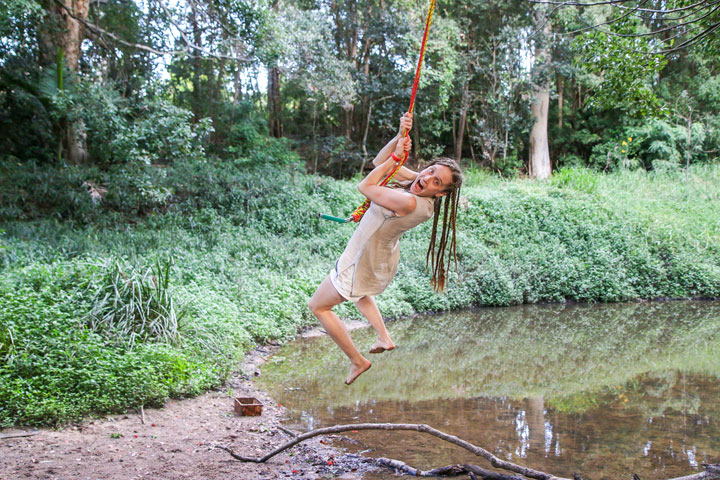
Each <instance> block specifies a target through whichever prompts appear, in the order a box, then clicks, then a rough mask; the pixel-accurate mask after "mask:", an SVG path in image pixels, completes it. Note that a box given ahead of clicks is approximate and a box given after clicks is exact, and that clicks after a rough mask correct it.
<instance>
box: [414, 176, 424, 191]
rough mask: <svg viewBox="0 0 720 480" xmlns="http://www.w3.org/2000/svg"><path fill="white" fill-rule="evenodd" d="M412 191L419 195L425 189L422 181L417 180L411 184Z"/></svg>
mask: <svg viewBox="0 0 720 480" xmlns="http://www.w3.org/2000/svg"><path fill="white" fill-rule="evenodd" d="M412 187H413V190H415V193H420V192H422V191H423V190H424V189H425V185H424V184H423V183H422V181H421V180H420V179H419V178H418V179H417V180H415V183H413V184H412Z"/></svg>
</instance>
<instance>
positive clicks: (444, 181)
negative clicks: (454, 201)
mask: <svg viewBox="0 0 720 480" xmlns="http://www.w3.org/2000/svg"><path fill="white" fill-rule="evenodd" d="M450 185H452V171H450V169H449V168H448V167H446V166H445V165H430V166H429V167H427V168H426V169H425V170H423V171H421V172H420V173H418V176H417V177H416V178H415V181H413V183H411V184H410V193H412V194H414V195H417V196H418V197H442V196H443V195H445V194H446V193H447V192H446V190H447V189H448V187H450Z"/></svg>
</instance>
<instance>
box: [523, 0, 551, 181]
mask: <svg viewBox="0 0 720 480" xmlns="http://www.w3.org/2000/svg"><path fill="white" fill-rule="evenodd" d="M535 24H536V29H537V30H540V29H542V34H540V35H538V38H537V39H536V40H535V42H536V43H535V76H536V80H535V82H534V83H533V104H532V107H531V114H532V118H533V127H532V131H531V132H530V160H529V164H528V171H529V174H530V176H531V177H534V178H539V179H544V178H548V177H549V176H550V147H549V144H548V110H549V107H550V83H549V80H548V72H547V71H546V70H547V69H548V68H549V63H550V55H549V49H548V46H547V42H548V41H549V40H550V22H549V19H548V18H547V12H546V7H545V6H539V7H538V8H537V10H536V11H535Z"/></svg>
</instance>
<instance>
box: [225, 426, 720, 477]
mask: <svg viewBox="0 0 720 480" xmlns="http://www.w3.org/2000/svg"><path fill="white" fill-rule="evenodd" d="M280 428H282V429H283V430H286V429H285V428H284V427H280ZM352 430H358V431H359V430H411V431H416V432H421V433H427V434H428V435H432V436H434V437H437V438H439V439H441V440H444V441H446V442H449V443H452V444H453V445H457V446H459V447H461V448H464V449H465V450H468V451H469V452H472V453H473V454H475V455H477V456H480V457H483V458H484V459H486V460H487V461H489V462H490V464H491V465H492V466H493V467H495V468H500V469H503V470H507V471H510V472H513V473H518V474H520V475H523V476H525V477H528V478H534V479H536V480H570V479H568V478H564V477H558V476H555V475H552V474H549V473H545V472H541V471H539V470H534V469H532V468H528V467H523V466H521V465H516V464H514V463H512V462H507V461H505V460H502V459H500V458H498V457H496V456H495V455H493V454H492V453H490V452H489V451H488V450H485V449H484V448H482V447H478V446H476V445H473V444H472V443H470V442H468V441H466V440H463V439H461V438H458V437H456V436H454V435H450V434H448V433H445V432H442V431H440V430H437V429H434V428H432V427H430V426H428V425H424V424H415V423H357V424H350V425H335V426H334V427H326V428H318V429H316V430H311V431H309V432H306V433H303V434H302V435H297V436H295V438H293V439H292V440H291V441H289V442H287V443H284V444H282V445H280V446H279V447H277V448H276V449H275V450H273V451H271V452H270V453H268V454H266V455H264V456H262V457H244V456H242V455H238V454H236V453H235V452H233V451H232V450H231V449H230V448H228V447H225V446H222V445H216V446H215V448H219V449H221V450H225V451H226V452H228V453H229V454H230V455H231V456H232V457H233V458H234V459H236V460H240V461H241V462H252V463H264V462H266V461H267V460H269V459H271V458H272V457H274V456H275V455H277V454H279V453H281V452H283V451H285V450H287V449H288V448H291V447H293V446H295V445H297V444H298V443H301V442H304V441H305V440H308V439H310V438H313V437H317V436H319V435H327V434H330V433H340V432H347V431H352ZM286 431H287V433H291V434H294V432H292V431H288V430H286ZM366 461H367V462H368V463H374V464H376V465H378V466H381V467H385V468H390V469H393V470H395V471H396V472H398V473H404V474H406V475H413V476H416V477H439V476H458V475H463V474H467V475H468V476H469V477H470V478H482V479H483V480H524V479H523V478H522V477H519V476H516V475H506V474H503V473H498V472H493V471H490V470H486V469H484V468H482V467H479V466H477V465H473V464H457V465H448V466H445V467H440V468H435V469H432V470H427V471H425V470H420V469H418V468H415V467H412V466H410V465H408V464H406V463H405V462H402V461H400V460H393V459H390V458H367V459H366ZM702 466H703V467H704V468H705V470H704V471H702V472H698V473H695V474H692V475H687V476H684V477H676V478H671V479H668V480H720V464H706V463H703V464H702ZM633 478H637V475H635V476H634V477H633ZM573 480H582V477H580V475H579V474H577V473H576V474H574V475H573Z"/></svg>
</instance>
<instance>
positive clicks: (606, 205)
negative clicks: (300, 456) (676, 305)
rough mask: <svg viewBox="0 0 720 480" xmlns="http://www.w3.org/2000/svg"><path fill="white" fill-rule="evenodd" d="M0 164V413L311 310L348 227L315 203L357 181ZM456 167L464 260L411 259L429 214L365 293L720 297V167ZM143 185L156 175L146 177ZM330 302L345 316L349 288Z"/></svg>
mask: <svg viewBox="0 0 720 480" xmlns="http://www.w3.org/2000/svg"><path fill="white" fill-rule="evenodd" d="M13 168H14V169H15V170H13V171H14V172H15V173H13V175H15V177H13V178H14V179H15V180H11V184H12V185H14V186H16V187H17V185H21V186H22V190H23V194H22V195H23V196H22V199H21V200H18V199H17V198H16V197H13V196H12V195H11V194H10V193H8V192H5V194H4V195H5V196H4V197H2V199H0V200H2V201H0V218H2V219H4V221H2V223H0V230H4V232H2V233H0V242H2V243H1V245H0V278H2V280H0V303H2V305H3V308H2V311H1V312H0V357H2V358H3V359H4V361H3V362H2V363H0V425H12V424H57V423H62V422H65V421H68V420H73V419H78V418H81V417H83V416H85V415H88V414H91V413H107V412H119V411H123V410H126V409H128V408H134V407H139V406H140V405H145V404H153V403H160V402H162V401H163V400H164V399H165V398H167V397H168V396H182V395H192V394H196V393H198V392H200V391H202V390H204V389H207V388H210V387H212V386H215V385H219V384H221V383H222V382H223V380H224V379H225V378H226V377H227V375H228V374H229V373H230V372H231V371H232V370H233V369H235V368H237V365H238V362H239V361H240V360H241V358H242V356H243V354H244V353H245V352H246V351H247V350H248V348H250V347H251V346H253V345H255V344H257V343H259V342H265V341H269V340H276V341H286V340H288V339H291V338H293V336H294V335H295V333H296V332H297V331H298V329H300V328H302V327H304V326H307V325H310V324H313V323H314V319H313V318H312V316H311V314H310V312H309V311H308V309H307V308H306V305H307V301H308V299H309V297H310V295H311V294H312V292H313V291H314V289H315V288H316V286H317V285H318V284H319V283H320V281H321V280H322V279H323V278H324V277H325V276H326V275H327V272H328V271H329V270H330V268H331V267H332V265H333V263H334V261H335V259H336V258H337V257H338V255H339V254H340V253H341V252H342V250H343V248H344V247H345V244H346V242H347V240H348V238H349V237H350V235H351V234H352V231H353V228H354V225H338V224H335V223H331V222H325V221H322V220H320V219H318V218H317V213H319V212H323V213H332V214H345V213H348V212H350V211H352V209H353V208H354V207H355V206H356V204H357V203H358V202H359V201H360V200H361V199H360V197H359V194H358V193H357V191H356V189H355V186H354V184H353V183H352V182H346V181H336V180H332V179H328V178H321V177H313V176H309V175H306V174H304V173H303V172H302V171H301V170H300V169H299V168H297V167H296V166H295V164H293V163H292V162H290V163H286V164H283V166H282V167H281V168H276V167H275V166H273V165H262V164H260V165H256V164H253V162H250V161H247V160H246V159H240V160H238V161H237V162H230V163H213V162H204V163H203V162H200V163H197V162H196V163H191V162H189V163H179V164H178V165H174V166H171V167H170V168H168V169H166V170H163V172H161V173H162V174H160V173H158V172H154V171H152V170H148V171H145V172H143V173H142V178H143V182H142V185H143V187H142V188H143V190H137V189H134V188H135V187H134V186H133V185H135V184H136V183H137V182H135V181H134V180H133V179H128V178H125V177H122V178H118V179H115V177H112V176H109V177H105V179H104V182H105V184H106V185H108V187H109V189H110V192H109V193H108V196H107V200H106V202H105V203H104V204H100V205H94V204H92V202H91V201H90V199H89V197H87V196H83V195H82V187H81V185H82V184H81V183H79V181H80V179H82V178H84V176H85V175H89V173H87V172H85V173H83V172H82V171H80V170H79V169H73V168H74V167H69V168H66V169H58V170H57V171H55V172H54V173H47V172H46V175H48V176H53V175H54V176H55V177H57V181H56V182H54V183H53V184H52V185H53V186H47V185H46V184H43V185H42V191H41V192H34V191H33V190H32V189H33V188H35V187H34V183H33V181H32V178H33V177H32V175H30V174H26V173H23V172H20V173H18V172H17V169H16V167H13ZM95 173H96V174H97V175H101V173H97V172H95ZM468 173H469V174H468V179H469V181H468V185H467V187H466V188H465V189H464V196H465V197H466V200H467V201H466V202H465V203H466V204H465V206H464V207H463V208H462V210H461V212H460V217H459V224H458V228H459V236H458V251H459V256H460V258H459V260H460V272H459V273H460V278H459V279H457V278H456V277H455V275H453V279H452V281H451V283H450V285H449V288H448V291H447V294H445V295H436V294H434V293H433V292H432V290H431V288H430V285H429V277H428V275H427V273H426V272H425V265H424V258H425V249H426V248H427V241H428V237H429V227H430V225H428V224H425V225H422V226H420V227H418V228H416V229H414V230H413V231H410V232H408V233H407V234H406V235H405V237H404V238H403V240H402V251H401V252H402V253H401V264H400V269H399V272H398V276H397V278H396V280H395V282H393V284H392V285H391V286H390V287H389V288H388V290H387V291H386V292H385V293H383V294H382V295H380V296H379V297H378V303H379V306H380V308H381V310H382V311H383V313H384V314H385V315H386V316H388V317H392V316H398V315H406V314H410V313H413V312H416V311H441V310H452V309H460V308H467V307H471V306H477V305H512V304H518V303H526V302H547V301H550V302H557V301H559V302H562V301H566V300H574V301H590V302H595V301H608V302H614V301H622V300H629V299H636V298H658V297H672V298H687V297H720V255H718V252H720V235H719V234H718V232H719V229H720V224H719V223H718V222H719V220H718V219H717V215H713V214H712V212H717V211H720V187H719V186H718V185H720V183H718V181H717V180H718V177H719V176H720V167H717V166H716V167H703V168H699V167H694V169H693V171H692V172H691V174H690V175H689V177H688V178H689V180H686V178H685V175H684V174H683V173H682V172H680V173H675V174H647V173H630V172H621V173H616V174H611V175H601V174H597V173H593V172H590V171H587V170H577V171H575V170H567V171H563V172H561V173H560V174H558V175H557V176H556V177H555V180H553V181H548V182H537V181H529V180H510V181H505V180H502V179H500V178H497V177H494V176H489V175H487V174H484V173H482V172H477V171H476V172H468ZM23 175H25V176H23ZM122 175H127V171H124V172H123V173H122ZM35 183H38V182H35ZM60 187H62V188H60ZM14 188H15V187H14ZM17 188H20V187H17ZM37 188H40V187H37ZM113 188H114V189H115V191H113ZM53 189H55V190H53ZM68 189H69V190H70V191H67V190H68ZM73 189H75V190H73ZM118 189H121V191H117V190H118ZM156 190H158V191H164V192H169V194H168V195H164V196H162V197H161V198H160V197H157V196H152V195H150V196H148V195H145V194H144V193H143V192H147V191H150V192H152V191H156ZM124 193H126V195H125V194H124ZM148 198H151V200H148ZM33 199H35V200H33ZM53 199H54V200H53ZM137 199H144V200H142V202H144V203H142V205H143V207H142V209H138V208H137V203H136V201H140V200H137ZM53 202H54V203H53ZM139 211H141V213H143V214H142V215H139V214H138V212H139ZM148 212H149V213H148ZM17 218H23V220H18V219H17ZM158 262H160V263H158ZM170 262H172V265H171V266H169V268H168V269H167V270H166V271H165V270H164V271H163V272H156V273H154V274H153V273H152V271H150V273H148V271H149V270H151V269H153V268H157V269H161V267H162V266H163V265H165V266H168V265H170ZM116 265H121V266H122V267H121V268H120V270H122V271H123V272H125V274H126V276H127V277H128V278H127V279H126V278H124V277H122V275H119V273H118V269H117V267H116ZM157 265H160V266H157ZM152 277H156V279H155V280H154V279H153V278H152ZM160 277H163V278H165V277H166V281H163V282H162V288H158V286H159V283H158V281H157V278H160ZM129 279H130V280H129ZM128 282H129V283H128ZM133 282H134V283H133ZM116 291H117V293H115V292H116ZM102 292H105V294H102ZM108 293H110V295H106V294H108ZM139 293H142V295H140V296H138V295H136V294H139ZM138 299H139V300H138ZM170 306H171V307H172V310H173V311H174V312H176V313H177V315H175V317H173V318H174V319H172V318H169V317H168V315H167V313H168V312H169V311H170ZM163 309H164V310H163ZM163 312H164V313H163ZM338 313H339V314H340V315H341V316H345V317H353V318H357V317H359V314H358V312H357V311H356V310H355V308H354V307H353V306H352V305H349V304H343V305H341V306H340V307H339V308H338ZM98 319H105V320H106V321H99V320H98ZM147 319H156V320H157V319H159V321H161V323H160V324H159V325H160V327H159V328H155V329H153V328H146V327H148V324H147V322H146V320H147ZM143 322H145V323H143ZM162 322H165V323H162ZM123 332H125V333H123ZM128 332H129V333H131V335H133V337H132V338H133V341H127V340H128V338H127V334H128ZM124 340H125V341H124Z"/></svg>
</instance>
